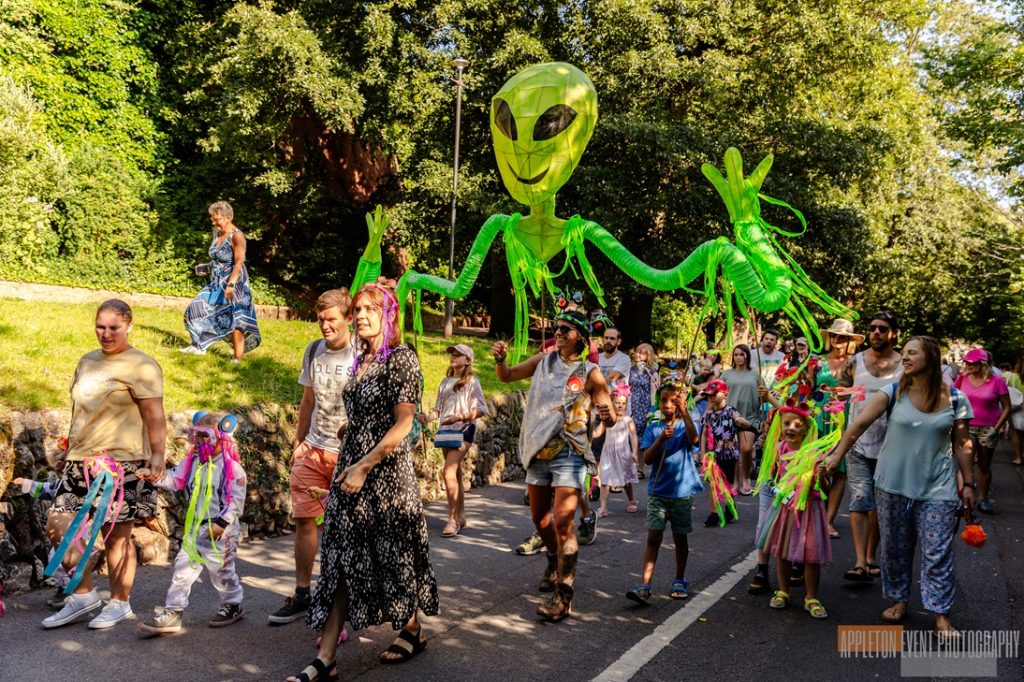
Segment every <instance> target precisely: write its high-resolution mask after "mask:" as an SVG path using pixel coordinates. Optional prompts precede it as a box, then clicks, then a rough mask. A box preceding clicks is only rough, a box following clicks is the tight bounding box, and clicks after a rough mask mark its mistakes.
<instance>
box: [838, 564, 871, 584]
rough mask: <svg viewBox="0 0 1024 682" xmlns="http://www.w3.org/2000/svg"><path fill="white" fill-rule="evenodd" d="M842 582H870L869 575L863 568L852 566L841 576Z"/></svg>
mask: <svg viewBox="0 0 1024 682" xmlns="http://www.w3.org/2000/svg"><path fill="white" fill-rule="evenodd" d="M843 580H849V581H850V582H854V583H869V582H871V574H870V573H868V569H866V568H864V567H863V566H854V567H853V568H851V569H850V570H848V571H847V572H846V573H844V574H843Z"/></svg>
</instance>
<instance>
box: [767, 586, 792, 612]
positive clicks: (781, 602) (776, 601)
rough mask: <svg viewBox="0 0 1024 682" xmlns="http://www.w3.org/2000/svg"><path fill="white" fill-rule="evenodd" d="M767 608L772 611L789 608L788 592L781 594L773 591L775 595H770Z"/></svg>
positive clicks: (779, 591) (778, 591)
mask: <svg viewBox="0 0 1024 682" xmlns="http://www.w3.org/2000/svg"><path fill="white" fill-rule="evenodd" d="M768 606H770V607H772V608H773V609H784V608H786V607H787V606H789V592H783V591H782V590H775V594H773V595H772V599H771V601H770V602H768Z"/></svg>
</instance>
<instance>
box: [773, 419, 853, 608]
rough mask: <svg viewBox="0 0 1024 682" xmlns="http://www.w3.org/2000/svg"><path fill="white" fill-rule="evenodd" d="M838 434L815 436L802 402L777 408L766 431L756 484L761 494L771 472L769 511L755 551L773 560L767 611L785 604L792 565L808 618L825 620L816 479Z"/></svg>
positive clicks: (824, 546) (823, 527) (824, 551)
mask: <svg viewBox="0 0 1024 682" xmlns="http://www.w3.org/2000/svg"><path fill="white" fill-rule="evenodd" d="M840 433H841V430H840V429H837V430H836V431H834V432H833V433H831V434H829V435H828V436H826V437H825V438H818V437H817V427H816V425H815V423H814V419H813V418H812V416H811V412H810V408H809V407H808V405H807V403H798V402H796V401H795V400H793V399H790V400H788V401H787V402H786V404H784V405H782V406H781V407H779V409H778V410H777V412H776V415H775V418H774V419H773V420H772V424H771V426H770V427H769V430H768V435H767V438H766V442H765V452H764V457H763V459H762V464H761V467H762V471H761V474H760V476H759V478H758V483H759V487H760V488H761V489H762V491H763V490H764V489H765V488H766V487H767V485H766V484H767V483H768V481H769V480H770V478H771V476H772V474H771V472H772V471H774V472H775V481H776V484H775V486H774V487H772V488H771V490H772V492H773V493H774V499H773V501H772V507H771V510H770V512H769V514H768V515H767V517H766V518H764V519H759V521H758V525H759V527H760V528H761V535H760V537H759V539H758V547H759V548H760V549H762V550H763V551H764V552H766V553H768V554H771V555H774V556H775V557H776V560H777V561H776V576H777V577H778V580H779V589H778V590H776V591H775V593H774V594H773V595H772V599H771V601H770V602H769V606H771V607H772V608H773V609H784V608H786V607H787V606H789V601H790V597H789V592H788V591H787V589H788V587H789V585H790V577H791V575H792V570H793V569H792V565H793V564H794V563H797V564H802V565H803V567H804V568H803V571H804V585H805V589H806V595H805V597H804V609H805V610H806V611H807V612H808V613H810V614H811V617H812V618H827V617H828V612H827V611H826V610H825V607H824V606H823V605H822V603H821V601H820V600H819V599H818V598H817V592H818V583H819V580H820V578H821V564H823V563H826V562H829V561H831V560H832V544H831V541H830V540H829V537H828V521H827V517H826V514H825V504H824V501H823V500H824V498H825V497H826V495H825V492H824V491H825V490H827V489H828V485H827V483H824V482H823V481H822V474H823V467H824V458H825V455H826V454H827V453H828V451H829V450H830V449H831V448H833V447H834V446H835V444H836V443H837V442H838V441H839V435H840ZM762 494H765V493H764V492H762Z"/></svg>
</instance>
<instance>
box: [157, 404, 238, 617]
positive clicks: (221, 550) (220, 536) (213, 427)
mask: <svg viewBox="0 0 1024 682" xmlns="http://www.w3.org/2000/svg"><path fill="white" fill-rule="evenodd" d="M237 426H238V420H237V419H236V418H235V417H234V415H230V414H229V415H225V416H224V417H221V418H218V417H217V416H215V415H212V414H207V413H205V412H197V413H196V414H195V417H193V419H192V428H191V429H190V430H189V433H188V440H189V443H190V445H191V448H190V449H189V452H188V456H187V457H186V458H185V459H183V460H182V461H181V462H179V463H178V465H177V466H175V467H174V468H173V469H171V470H170V471H168V472H167V473H166V474H164V475H163V476H162V477H161V478H159V479H157V480H156V481H154V484H155V485H156V486H157V487H160V488H163V489H165V490H177V491H182V492H183V493H184V495H185V504H186V505H187V508H188V512H187V513H186V515H185V533H184V536H183V537H182V540H181V549H180V550H178V555H177V556H176V557H175V558H174V576H173V577H172V578H171V586H170V588H169V589H168V590H167V598H166V600H165V603H164V606H163V608H161V609H158V610H157V612H156V614H155V615H154V616H153V618H151V619H150V620H149V621H147V622H145V623H139V629H141V630H142V631H143V632H148V633H150V634H154V635H163V634H170V633H173V632H178V631H179V630H181V614H182V612H183V611H184V610H185V608H186V607H187V606H188V597H189V593H190V592H191V591H192V584H193V583H194V582H195V581H196V579H197V578H198V577H199V575H200V573H202V570H203V565H204V564H205V565H206V569H207V571H208V572H209V574H210V583H211V584H212V585H213V587H214V588H215V589H216V590H217V593H218V594H219V595H220V599H221V606H220V608H219V609H218V610H217V613H216V614H215V615H214V616H213V618H212V619H211V620H210V622H209V625H210V627H212V628H216V627H223V626H225V625H230V624H231V623H234V622H235V621H237V620H238V619H240V618H241V617H242V613H243V612H242V583H241V581H240V580H239V579H238V573H237V572H236V571H235V552H236V550H237V546H238V536H239V531H240V530H241V526H240V524H239V518H240V517H241V515H242V509H243V506H244V505H245V484H246V476H245V471H244V470H243V469H242V464H241V462H240V460H239V456H238V450H237V449H236V447H235V442H234V439H233V438H232V434H233V433H234V430H235V428H236V427H237ZM146 473H148V472H146Z"/></svg>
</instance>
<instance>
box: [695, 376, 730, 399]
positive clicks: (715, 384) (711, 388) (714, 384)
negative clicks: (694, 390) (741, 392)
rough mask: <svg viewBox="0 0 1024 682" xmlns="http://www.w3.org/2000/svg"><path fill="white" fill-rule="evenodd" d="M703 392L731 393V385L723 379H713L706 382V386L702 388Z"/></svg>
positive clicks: (711, 393)
mask: <svg viewBox="0 0 1024 682" xmlns="http://www.w3.org/2000/svg"><path fill="white" fill-rule="evenodd" d="M701 393H703V394H704V395H707V396H711V395H714V394H716V393H724V394H725V395H729V385H728V384H726V383H725V382H724V381H722V380H721V379H712V380H711V381H709V382H708V383H706V384H704V388H703V389H701Z"/></svg>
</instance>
